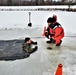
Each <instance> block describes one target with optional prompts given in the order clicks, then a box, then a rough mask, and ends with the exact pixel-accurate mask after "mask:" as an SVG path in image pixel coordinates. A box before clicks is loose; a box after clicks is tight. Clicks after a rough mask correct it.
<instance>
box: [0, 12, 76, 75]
mask: <svg viewBox="0 0 76 75" xmlns="http://www.w3.org/2000/svg"><path fill="white" fill-rule="evenodd" d="M53 14H56V15H57V17H58V22H59V23H60V24H61V25H62V26H63V28H64V30H65V37H64V39H63V43H62V45H61V46H60V47H55V45H50V46H52V47H53V49H52V50H47V49H46V47H47V46H48V45H47V44H46V42H45V41H46V40H47V39H46V38H36V37H42V36H41V34H42V32H43V27H44V26H47V18H48V17H50V16H52V15H53ZM28 18H29V17H28V11H0V40H11V39H24V38H25V37H26V36H29V37H31V38H32V39H33V40H35V41H38V46H39V49H38V50H37V51H36V52H35V53H33V54H31V56H30V57H29V58H26V59H21V60H15V61H0V75H45V74H46V75H48V74H50V75H54V73H55V70H56V68H57V65H58V64H59V63H62V64H63V75H76V60H75V59H76V45H75V44H76V41H75V40H76V37H75V36H76V21H75V20H76V12H66V11H64V12H63V11H31V21H32V23H33V27H31V28H29V27H27V25H28V22H29V21H28ZM72 36H74V37H72Z"/></svg>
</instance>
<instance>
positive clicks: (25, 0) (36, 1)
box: [0, 0, 76, 6]
mask: <svg viewBox="0 0 76 75" xmlns="http://www.w3.org/2000/svg"><path fill="white" fill-rule="evenodd" d="M35 5H76V0H59V1H53V0H0V6H35Z"/></svg>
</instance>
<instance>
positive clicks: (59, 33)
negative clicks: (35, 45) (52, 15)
mask: <svg viewBox="0 0 76 75" xmlns="http://www.w3.org/2000/svg"><path fill="white" fill-rule="evenodd" d="M47 31H48V33H49V35H50V39H51V38H52V39H54V40H55V44H58V43H60V40H61V39H62V38H63V37H64V29H63V27H62V26H61V25H60V24H59V23H58V22H56V23H54V24H53V27H51V26H48V28H47Z"/></svg>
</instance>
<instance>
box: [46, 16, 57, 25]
mask: <svg viewBox="0 0 76 75" xmlns="http://www.w3.org/2000/svg"><path fill="white" fill-rule="evenodd" d="M55 21H56V19H55V18H52V17H49V18H48V19H47V23H48V25H51V24H53V23H54V22H55Z"/></svg>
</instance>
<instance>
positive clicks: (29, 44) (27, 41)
mask: <svg viewBox="0 0 76 75" xmlns="http://www.w3.org/2000/svg"><path fill="white" fill-rule="evenodd" d="M32 45H37V42H33V41H32V40H31V39H30V38H29V37H27V38H25V42H24V43H23V47H22V48H23V51H24V52H26V53H29V54H31V53H33V52H35V51H36V50H37V49H38V47H37V46H35V47H34V48H32Z"/></svg>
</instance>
